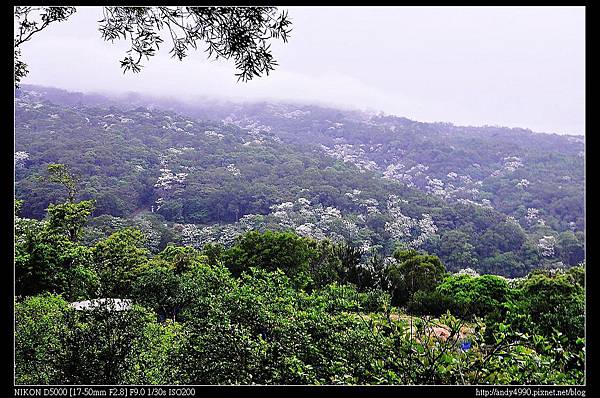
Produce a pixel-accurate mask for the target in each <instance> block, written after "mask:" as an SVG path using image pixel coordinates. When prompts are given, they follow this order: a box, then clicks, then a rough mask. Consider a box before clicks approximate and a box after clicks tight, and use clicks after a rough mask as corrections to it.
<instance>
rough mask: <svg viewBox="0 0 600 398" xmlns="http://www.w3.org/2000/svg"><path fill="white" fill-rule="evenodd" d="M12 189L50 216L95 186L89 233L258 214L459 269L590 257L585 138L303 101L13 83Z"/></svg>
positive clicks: (160, 233) (235, 230)
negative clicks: (165, 96)
mask: <svg viewBox="0 0 600 398" xmlns="http://www.w3.org/2000/svg"><path fill="white" fill-rule="evenodd" d="M15 96H16V98H15V112H16V126H15V167H16V170H15V172H16V197H17V198H18V199H22V200H23V201H24V202H23V208H22V214H23V216H25V217H33V218H42V217H43V216H44V214H45V209H46V208H47V207H48V205H49V204H50V203H54V202H57V201H60V200H63V199H64V196H65V193H64V191H63V190H60V189H57V186H56V184H52V183H50V182H48V181H47V179H44V178H43V176H44V174H45V173H46V168H47V165H48V164H53V163H60V164H65V165H67V166H68V167H69V168H70V169H71V170H72V171H73V172H74V173H75V174H76V175H78V176H79V190H78V193H77V198H78V199H80V200H86V199H94V200H95V210H94V214H93V216H94V217H95V218H94V219H93V220H91V222H90V225H89V226H88V227H87V228H86V235H85V239H87V241H88V242H90V243H94V242H96V241H97V240H98V239H100V238H101V237H105V236H107V234H109V233H111V232H114V231H116V230H117V229H118V228H120V227H122V226H126V225H136V226H138V227H140V228H142V229H143V230H144V231H145V233H146V235H148V237H149V239H148V241H147V246H148V248H149V249H150V250H152V251H153V252H158V251H160V250H162V249H163V248H164V247H165V246H166V244H167V243H168V242H175V243H179V244H185V245H191V246H194V247H196V248H198V249H200V248H202V247H203V246H204V245H205V244H206V243H210V242H218V243H221V244H223V245H225V246H230V245H231V244H233V242H234V239H235V237H236V236H238V235H240V234H242V233H243V232H246V231H250V230H261V231H264V230H267V229H269V230H282V231H287V230H289V231H294V232H295V233H297V234H299V235H301V236H306V237H312V238H315V239H323V238H329V239H332V240H334V241H342V240H344V241H347V242H348V243H349V244H351V245H353V246H356V247H358V248H360V249H361V250H362V251H363V252H364V253H365V255H366V258H369V257H371V256H374V255H381V256H384V257H386V256H390V255H391V254H392V252H393V250H394V248H395V247H396V246H397V244H398V243H402V244H404V245H405V247H408V248H413V249H418V250H424V251H427V252H429V253H432V254H436V255H438V256H439V257H440V258H441V259H442V260H443V261H444V263H445V264H446V266H447V267H448V269H449V270H454V271H456V270H459V269H463V268H472V269H475V270H477V271H479V272H482V273H493V274H499V275H505V276H509V277H515V276H523V275H525V274H527V273H528V272H529V271H530V270H532V269H534V268H538V267H544V266H546V267H557V266H558V267H560V266H573V265H576V264H578V263H579V262H581V261H583V256H584V252H583V227H584V221H583V220H584V211H583V186H584V175H583V161H584V159H583V150H584V147H583V142H582V139H581V138H580V137H575V136H557V135H548V134H536V133H532V132H530V131H526V130H522V129H507V128H499V127H459V126H453V125H451V124H445V123H419V122H414V121H411V120H408V119H405V118H400V117H395V116H386V115H376V114H369V113H365V112H358V111H343V110H336V109H330V108H325V107H320V106H307V105H293V104H271V103H257V104H232V103H226V102H213V103H211V102H198V103H184V102H176V101H167V100H162V99H153V98H146V97H141V96H135V95H130V96H128V97H122V98H108V97H103V96H99V95H87V94H85V95H84V94H75V93H68V92H65V91H62V90H57V89H49V88H41V87H35V86H23V89H21V90H17V91H16V94H15Z"/></svg>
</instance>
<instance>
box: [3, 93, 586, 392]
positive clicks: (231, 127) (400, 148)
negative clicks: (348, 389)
mask: <svg viewBox="0 0 600 398" xmlns="http://www.w3.org/2000/svg"><path fill="white" fill-rule="evenodd" d="M15 114H16V124H15V196H16V202H15V264H14V265H15V285H14V286H15V330H14V332H15V380H16V383H17V384H29V385H33V384H61V385H63V384H85V385H89V384H135V385H145V384H185V385H196V384H201V385H206V384H260V385H264V384H304V385H318V384H319V385H322V384H325V385H331V384H344V385H349V384H369V385H372V384H396V385H398V384H400V385H410V384H417V385H422V384H437V385H439V384H444V385H456V384H463V385H466V384H471V385H481V384H496V385H498V384H535V385H538V384H553V385H558V384H560V385H577V384H583V383H585V374H584V372H585V360H586V358H585V344H586V340H585V338H586V335H585V259H584V240H583V238H584V234H583V227H584V221H583V220H584V214H583V184H584V181H583V157H582V153H583V152H582V151H583V144H582V142H581V141H580V140H579V139H578V138H577V137H558V136H550V135H543V134H534V133H531V132H527V131H523V130H511V129H503V128H491V127H485V128H467V127H456V126H452V125H448V124H427V123H418V122H413V121H410V120H407V119H402V118H396V117H391V116H382V115H370V114H367V113H361V112H350V111H340V110H334V109H328V108H324V107H317V106H297V105H289V104H287V105H285V104H227V103H213V104H207V103H204V104H200V103H199V104H194V105H190V104H187V105H186V104H183V103H177V102H170V103H169V102H165V101H162V100H161V101H159V100H155V99H147V98H143V97H136V96H129V97H127V98H125V99H123V98H121V99H118V98H117V99H114V98H112V99H111V98H106V97H102V96H91V95H81V94H72V93H67V92H64V91H61V90H56V89H46V88H39V87H31V86H29V87H24V88H23V89H22V90H18V91H16V93H15Z"/></svg>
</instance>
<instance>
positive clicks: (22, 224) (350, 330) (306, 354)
mask: <svg viewBox="0 0 600 398" xmlns="http://www.w3.org/2000/svg"><path fill="white" fill-rule="evenodd" d="M56 206H63V207H62V209H63V210H64V211H49V213H48V219H47V220H45V221H36V220H27V219H21V218H18V217H17V219H16V224H17V228H16V254H17V256H16V264H15V266H16V274H17V275H16V276H17V278H16V289H17V297H16V302H15V317H16V325H15V340H16V354H15V355H16V356H15V358H16V376H17V383H18V384H65V383H67V384H69V383H73V384H487V383H491V384H581V383H583V381H584V374H583V369H584V359H585V348H584V339H583V336H584V332H583V324H584V318H583V303H584V269H583V267H575V268H572V269H570V270H569V271H554V272H549V271H546V272H544V271H538V272H534V273H532V274H530V275H529V276H528V277H527V278H524V279H522V280H516V281H507V280H505V279H503V278H500V277H496V276H491V275H483V276H475V275H465V274H448V273H446V271H445V268H444V265H443V263H442V262H441V261H440V260H439V258H437V257H435V256H432V255H428V254H425V253H418V252H415V251H411V250H403V249H398V250H397V251H396V253H395V256H394V259H392V261H393V262H391V263H389V264H387V265H386V264H385V263H384V262H381V263H380V264H378V265H374V266H373V267H371V268H369V269H365V268H364V267H362V266H361V265H360V262H358V261H357V258H358V257H359V253H358V252H356V251H355V250H354V249H353V248H352V247H351V246H344V245H342V246H338V245H333V244H331V242H327V241H322V242H316V241H313V240H311V239H308V238H302V237H298V236H296V235H294V234H292V233H272V232H269V233H264V234H261V233H258V232H251V233H248V234H247V235H244V236H242V237H241V238H239V239H238V241H237V244H236V245H234V246H233V247H232V248H230V249H224V248H222V247H218V246H215V245H213V246H207V247H206V249H205V250H203V251H198V250H196V249H194V248H191V247H178V246H173V245H169V246H167V247H166V249H165V250H163V251H162V252H160V253H158V254H156V255H151V254H150V252H149V251H148V250H145V249H144V248H143V238H144V237H143V234H141V233H140V232H139V231H137V230H135V229H132V228H125V229H123V230H120V231H118V232H116V233H114V234H113V235H111V236H110V237H108V238H105V239H103V240H101V241H99V242H98V243H96V244H95V245H93V246H92V247H88V246H85V245H83V244H81V243H80V242H79V241H78V234H77V233H73V231H76V230H77V228H78V227H79V226H80V225H81V224H82V223H84V222H85V219H86V216H85V214H86V212H88V211H89V210H90V206H92V205H91V204H90V203H85V202H81V203H67V204H64V205H56ZM56 208H57V207H53V209H56ZM73 214H75V215H78V216H77V217H71V216H70V215H73ZM72 239H73V240H72ZM97 297H116V298H131V299H132V300H133V305H132V306H131V308H129V309H127V310H122V311H117V310H116V309H115V308H110V307H109V306H106V307H100V308H96V309H91V310H75V309H74V307H72V306H70V305H69V302H70V301H74V300H83V299H92V298H97ZM436 297H446V299H445V300H440V301H436ZM392 304H401V305H403V304H406V308H405V309H406V310H408V311H409V312H412V313H419V314H421V316H419V317H413V316H406V315H404V314H402V312H399V311H398V308H397V307H392ZM433 316H438V318H435V317H433Z"/></svg>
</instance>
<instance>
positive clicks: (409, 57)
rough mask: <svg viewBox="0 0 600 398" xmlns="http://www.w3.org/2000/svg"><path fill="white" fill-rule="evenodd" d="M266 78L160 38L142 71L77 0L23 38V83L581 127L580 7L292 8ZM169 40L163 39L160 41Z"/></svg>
mask: <svg viewBox="0 0 600 398" xmlns="http://www.w3.org/2000/svg"><path fill="white" fill-rule="evenodd" d="M287 10H289V16H290V19H291V20H292V22H293V31H292V34H291V38H290V40H289V42H288V43H287V44H283V43H280V42H277V43H274V44H273V46H272V49H273V53H274V56H275V58H276V59H277V61H278V62H279V66H278V67H277V69H276V70H275V71H274V72H272V74H271V75H269V76H265V77H262V78H256V79H255V80H252V81H250V82H249V83H242V82H240V83H237V82H236V77H235V76H234V73H235V69H234V66H233V63H232V62H229V61H222V60H218V61H208V60H207V59H206V54H205V53H203V52H201V51H198V52H192V53H191V54H189V56H188V57H187V58H185V59H184V61H183V62H179V61H177V60H175V59H171V58H170V57H169V55H168V50H169V49H170V47H169V48H167V46H166V45H165V46H164V47H161V53H160V54H159V55H157V56H155V57H153V58H151V59H150V60H149V61H148V62H147V63H146V64H145V65H146V67H145V68H143V69H142V72H141V73H139V74H132V73H127V74H125V75H123V72H122V70H121V68H120V66H119V60H120V59H122V58H123V57H124V55H125V50H127V48H128V47H127V44H126V43H125V42H124V41H120V42H118V41H117V42H115V43H112V44H111V43H110V42H104V41H103V40H102V39H101V37H100V33H99V31H98V23H97V21H98V20H99V19H101V9H100V8H99V7H78V11H77V13H76V14H74V15H73V16H72V17H71V18H69V20H67V21H66V22H61V23H56V24H54V25H51V26H50V27H49V28H47V29H46V30H44V31H43V32H42V33H40V34H38V35H37V36H35V37H34V38H33V39H32V40H31V42H28V43H26V44H24V45H23V46H22V48H23V58H24V60H25V61H26V62H27V63H28V64H29V70H30V73H29V75H28V76H27V77H26V78H25V79H23V83H26V84H41V85H45V86H52V87H59V88H64V89H68V90H77V91H106V90H112V91H117V92H124V91H137V92H146V93H153V94H166V95H171V96H179V97H190V96H211V97H212V96H220V97H226V98H233V99H243V100H252V99H264V98H273V99H288V100H301V101H304V102H314V103H326V104H335V105H339V106H345V107H354V108H360V109H369V110H375V111H384V112H386V113H389V114H395V115H398V116H404V117H408V118H410V119H414V120H419V121H443V122H452V123H455V124H460V125H484V124H488V125H502V126H509V127H525V128H530V129H532V130H534V131H539V132H548V133H559V134H564V133H568V134H583V133H584V132H585V106H584V105H585V8H584V7H370V8H369V7H335V8H333V7H330V8H325V7H290V8H287ZM165 44H167V43H165Z"/></svg>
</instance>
